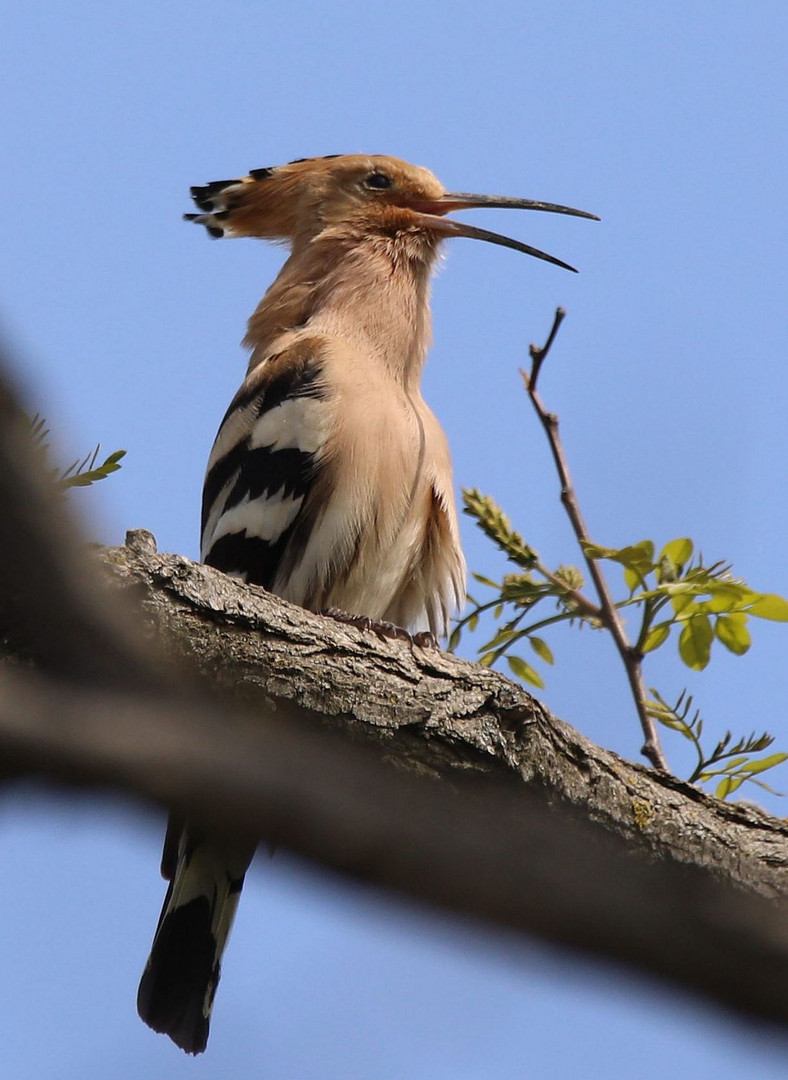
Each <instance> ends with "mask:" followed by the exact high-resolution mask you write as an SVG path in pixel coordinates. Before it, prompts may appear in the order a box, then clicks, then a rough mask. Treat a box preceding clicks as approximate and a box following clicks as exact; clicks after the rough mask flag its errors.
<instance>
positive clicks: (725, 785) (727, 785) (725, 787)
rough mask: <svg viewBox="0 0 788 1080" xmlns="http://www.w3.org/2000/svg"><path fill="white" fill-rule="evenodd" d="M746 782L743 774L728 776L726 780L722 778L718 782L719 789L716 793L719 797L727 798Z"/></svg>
mask: <svg viewBox="0 0 788 1080" xmlns="http://www.w3.org/2000/svg"><path fill="white" fill-rule="evenodd" d="M743 783H744V777H743V776H726V777H725V779H724V780H721V781H720V783H719V784H717V790H716V791H715V792H714V794H715V795H716V796H717V798H718V799H727V798H728V796H729V795H731V794H732V793H733V792H734V791H736V789H737V788H740V787H741V786H742V784H743Z"/></svg>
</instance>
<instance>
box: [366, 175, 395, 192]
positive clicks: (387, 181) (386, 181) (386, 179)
mask: <svg viewBox="0 0 788 1080" xmlns="http://www.w3.org/2000/svg"><path fill="white" fill-rule="evenodd" d="M364 183H365V184H366V186H367V187H368V188H375V189H376V190H378V191H382V190H383V189H384V188H390V187H391V186H392V179H391V177H390V176H386V174H385V173H381V172H375V173H372V175H371V176H368V177H367V178H366V180H365V181H364Z"/></svg>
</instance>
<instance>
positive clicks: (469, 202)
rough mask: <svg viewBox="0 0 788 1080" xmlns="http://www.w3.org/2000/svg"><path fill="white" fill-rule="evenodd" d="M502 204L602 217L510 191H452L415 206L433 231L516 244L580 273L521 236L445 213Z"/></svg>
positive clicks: (421, 221) (420, 218)
mask: <svg viewBox="0 0 788 1080" xmlns="http://www.w3.org/2000/svg"><path fill="white" fill-rule="evenodd" d="M485 206H486V207H490V208H501V209H508V210H542V211H545V212H547V213H550V214H570V215H571V216H572V217H582V218H589V219H590V220H591V221H599V218H598V217H597V216H596V214H589V213H588V212H587V211H586V210H574V209H573V208H572V207H571V206H560V205H559V204H558V203H546V202H537V201H536V200H534V199H516V198H512V197H511V196H508V195H468V194H466V193H465V192H448V193H447V194H446V195H441V196H440V198H438V199H431V200H429V201H426V200H425V201H424V202H420V203H418V204H415V205H413V206H412V210H413V212H414V217H415V218H416V219H417V220H416V224H419V225H421V226H422V227H423V228H428V229H432V230H433V232H437V233H441V234H442V235H443V236H447V237H448V236H467V237H470V238H471V239H472V240H486V241H487V242H488V243H490V244H500V246H501V247H508V248H513V249H514V250H515V251H522V252H523V253H524V254H525V255H533V256H534V258H536V259H544V261H545V262H549V263H553V265H554V266H561V267H563V269H564V270H571V271H572V272H573V273H575V274H576V273H577V270H576V269H575V267H574V266H570V265H569V263H565V262H562V261H561V260H560V259H556V258H554V257H553V256H552V255H548V254H546V253H545V252H544V251H540V250H539V249H538V248H535V247H531V246H530V244H523V243H521V242H520V241H519V240H513V239H512V238H511V237H509V236H502V235H501V234H500V233H494V232H490V231H489V230H488V229H479V228H477V227H476V226H475V225H467V224H466V223H465V222H463V221H455V220H453V219H452V218H446V217H444V216H443V215H444V214H449V213H451V212H452V211H454V210H475V209H478V208H480V207H485Z"/></svg>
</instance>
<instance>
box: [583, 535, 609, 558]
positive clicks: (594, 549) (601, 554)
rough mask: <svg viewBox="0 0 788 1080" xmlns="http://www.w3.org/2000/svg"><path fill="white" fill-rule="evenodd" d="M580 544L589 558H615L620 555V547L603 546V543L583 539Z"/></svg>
mask: <svg viewBox="0 0 788 1080" xmlns="http://www.w3.org/2000/svg"><path fill="white" fill-rule="evenodd" d="M580 546H581V547H582V549H583V554H584V555H585V556H586V557H587V558H589V559H615V558H616V556H617V555H618V548H606V547H602V545H601V544H593V543H591V541H590V540H581V541H580Z"/></svg>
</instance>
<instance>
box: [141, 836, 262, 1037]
mask: <svg viewBox="0 0 788 1080" xmlns="http://www.w3.org/2000/svg"><path fill="white" fill-rule="evenodd" d="M171 839H172V834H171V830H169V831H168V841H171ZM252 853H253V847H250V846H249V845H245V844H235V845H232V846H225V845H221V844H216V843H209V842H207V841H206V840H205V839H204V838H199V839H196V838H194V837H192V836H190V834H189V833H188V832H187V831H185V830H184V831H183V832H182V833H181V836H180V842H179V845H178V853H177V864H176V866H175V868H174V872H173V870H172V867H171V866H168V863H169V862H170V861H174V859H172V860H171V859H170V857H169V855H168V850H167V844H166V843H165V853H164V858H163V860H162V872H163V873H164V875H165V877H171V880H170V886H169V888H168V890H167V895H166V897H165V899H164V907H163V908H162V912H161V916H160V918H159V925H158V927H157V929H156V934H155V937H154V939H153V945H152V947H151V952H150V956H149V957H148V962H147V964H146V965H145V971H144V972H143V975H142V979H141V981H140V987H139V992H138V994H137V1011H138V1013H139V1015H140V1018H141V1019H142V1020H144V1021H145V1023H146V1024H148V1026H149V1027H152V1028H153V1030H154V1031H158V1032H160V1033H162V1034H164V1035H169V1037H170V1038H171V1039H172V1040H173V1042H174V1043H176V1045H177V1046H179V1047H181V1049H182V1050H185V1051H186V1052H187V1053H189V1054H200V1053H202V1051H203V1050H204V1049H205V1047H206V1044H207V1042H208V1031H209V1028H210V1020H211V1009H212V1006H213V999H214V995H215V993H216V987H217V986H218V984H219V976H220V974H221V959H222V954H223V952H224V949H225V946H226V945H227V940H228V937H229V935H230V930H231V928H232V924H233V918H234V916H235V910H236V907H237V906H238V898H239V896H240V893H241V888H242V887H243V882H244V874H245V872H246V869H247V867H248V865H249V861H250V859H251V855H252Z"/></svg>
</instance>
